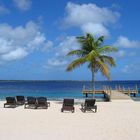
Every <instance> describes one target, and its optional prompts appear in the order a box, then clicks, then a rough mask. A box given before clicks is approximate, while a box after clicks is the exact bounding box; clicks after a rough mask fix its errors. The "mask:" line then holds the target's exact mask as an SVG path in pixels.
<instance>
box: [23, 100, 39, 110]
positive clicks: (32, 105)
mask: <svg viewBox="0 0 140 140" xmlns="http://www.w3.org/2000/svg"><path fill="white" fill-rule="evenodd" d="M27 106H28V107H34V108H35V109H36V108H37V103H36V98H35V97H27V102H25V105H24V108H27Z"/></svg>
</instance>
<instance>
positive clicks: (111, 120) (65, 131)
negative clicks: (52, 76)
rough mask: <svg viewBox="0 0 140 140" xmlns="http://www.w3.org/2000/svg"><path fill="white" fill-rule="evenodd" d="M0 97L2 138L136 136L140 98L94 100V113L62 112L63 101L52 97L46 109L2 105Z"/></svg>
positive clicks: (125, 139)
mask: <svg viewBox="0 0 140 140" xmlns="http://www.w3.org/2000/svg"><path fill="white" fill-rule="evenodd" d="M3 103H4V101H0V139H2V140H9V139H10V140H18V139H20V140H30V139H34V140H39V139H42V140H43V139H50V140H66V139H67V140H90V139H94V140H118V139H119V140H132V139H135V140H139V139H140V117H139V116H140V102H136V101H133V100H113V101H111V102H97V103H96V104H97V106H98V111H97V113H93V112H87V113H83V112H82V111H81V110H80V104H76V105H75V113H71V112H64V113H61V107H62V102H60V101H59V102H58V101H51V106H50V107H49V108H48V109H24V106H19V107H16V108H3Z"/></svg>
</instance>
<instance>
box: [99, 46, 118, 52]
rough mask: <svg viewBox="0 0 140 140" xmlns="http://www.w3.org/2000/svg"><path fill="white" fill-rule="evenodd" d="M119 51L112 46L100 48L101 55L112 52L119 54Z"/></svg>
mask: <svg viewBox="0 0 140 140" xmlns="http://www.w3.org/2000/svg"><path fill="white" fill-rule="evenodd" d="M117 51H118V49H117V48H115V47H112V46H103V47H100V48H99V52H100V53H111V52H117Z"/></svg>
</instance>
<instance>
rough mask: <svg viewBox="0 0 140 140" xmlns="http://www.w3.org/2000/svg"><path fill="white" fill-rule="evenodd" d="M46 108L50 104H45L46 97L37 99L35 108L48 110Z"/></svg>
mask: <svg viewBox="0 0 140 140" xmlns="http://www.w3.org/2000/svg"><path fill="white" fill-rule="evenodd" d="M48 106H50V102H47V98H46V97H38V98H37V108H38V107H45V108H48Z"/></svg>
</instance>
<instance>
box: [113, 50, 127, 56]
mask: <svg viewBox="0 0 140 140" xmlns="http://www.w3.org/2000/svg"><path fill="white" fill-rule="evenodd" d="M125 55H126V52H125V51H124V50H119V51H118V52H117V53H115V56H116V57H124V56H125Z"/></svg>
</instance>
